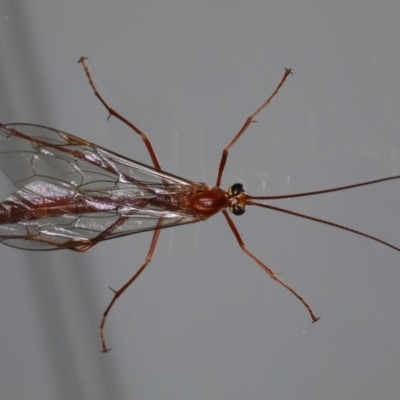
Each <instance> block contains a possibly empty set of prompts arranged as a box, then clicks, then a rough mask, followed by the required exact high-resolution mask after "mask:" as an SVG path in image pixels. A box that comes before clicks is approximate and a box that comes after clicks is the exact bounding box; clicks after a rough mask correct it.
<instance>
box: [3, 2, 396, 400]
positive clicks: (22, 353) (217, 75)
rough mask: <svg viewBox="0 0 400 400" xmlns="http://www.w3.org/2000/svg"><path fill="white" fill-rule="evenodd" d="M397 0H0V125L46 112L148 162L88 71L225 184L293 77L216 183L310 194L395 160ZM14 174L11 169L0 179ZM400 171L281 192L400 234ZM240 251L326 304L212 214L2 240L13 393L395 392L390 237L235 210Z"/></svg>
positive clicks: (307, 395) (310, 209)
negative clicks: (178, 223) (80, 238)
mask: <svg viewBox="0 0 400 400" xmlns="http://www.w3.org/2000/svg"><path fill="white" fill-rule="evenodd" d="M399 15H400V3H399V2H398V1H395V0H393V1H376V0H373V1H364V2H359V1H354V0H352V1H344V0H341V1H336V2H331V1H299V2H295V1H282V0H279V1H275V0H273V1H268V2H265V1H250V2H240V1H227V0H226V1H214V2H194V1H192V2H184V1H169V0H165V1H134V2H132V1H128V0H125V1H122V0H114V1H112V2H110V1H104V0H102V1H99V0H79V1H77V0H70V1H68V2H54V1H50V0H36V1H34V2H32V1H18V2H16V1H6V0H3V1H1V2H0V20H1V23H0V38H1V43H0V89H1V93H2V95H1V97H0V121H1V122H3V123H5V122H13V121H16V122H30V123H38V124H42V125H48V126H53V127H55V128H58V129H61V130H65V131H67V132H70V133H72V134H74V135H78V136H81V137H83V138H85V139H87V140H90V141H93V142H95V143H98V144H100V145H102V146H105V147H108V148H110V149H112V150H114V151H117V152H120V153H122V154H124V155H126V156H129V157H131V158H133V159H136V160H138V161H141V162H146V163H149V158H148V155H147V154H146V151H145V148H144V146H143V144H142V143H141V141H140V139H139V138H138V137H136V136H135V135H133V134H132V133H131V132H130V131H129V130H128V129H126V128H125V127H124V126H122V124H121V123H119V122H118V121H115V120H110V121H108V122H107V121H106V117H107V114H106V111H105V110H104V109H103V108H102V106H101V105H100V104H99V102H98V101H97V99H96V98H95V97H94V96H93V95H92V93H91V90H90V88H89V86H88V84H87V81H86V79H85V76H84V74H83V72H82V70H81V67H80V66H79V65H78V64H77V63H76V61H77V60H78V58H79V57H80V56H81V55H86V56H88V57H89V63H90V67H91V69H92V72H93V75H94V77H95V79H96V83H97V84H98V87H99V88H100V89H101V91H102V93H103V94H104V95H105V96H106V98H107V100H108V101H109V102H110V104H111V105H112V106H113V107H115V108H116V109H117V110H118V111H120V112H121V113H123V115H125V116H126V117H127V118H129V119H131V120H132V121H133V122H134V123H135V124H137V125H138V126H139V127H140V128H142V129H143V130H144V131H145V132H147V133H148V134H149V136H150V137H151V139H152V141H153V144H154V146H155V148H156V150H157V154H158V156H159V159H160V161H161V163H162V165H163V166H164V168H165V169H166V170H167V171H169V172H172V173H176V174H178V175H181V176H183V177H186V178H189V179H193V180H197V181H205V182H208V183H210V184H213V183H214V182H215V178H216V170H217V167H218V163H219V158H220V154H221V150H222V148H223V147H224V146H225V145H226V144H227V143H228V142H229V140H230V139H231V138H232V137H233V135H234V134H236V132H237V131H238V129H239V128H240V127H241V125H242V124H243V123H244V121H245V119H246V118H247V116H248V115H249V114H251V112H253V111H254V110H255V109H256V108H257V107H258V106H259V105H260V104H261V103H262V102H263V101H264V100H265V98H266V97H267V96H269V94H270V93H271V92H272V90H273V89H274V87H275V86H276V84H277V83H278V82H279V79H280V78H281V76H282V74H283V71H284V68H285V67H292V68H293V71H294V76H292V77H290V79H289V80H288V82H287V83H286V84H285V86H284V88H283V89H282V91H281V93H280V94H279V96H278V97H277V98H276V99H275V100H274V102H273V103H272V104H271V105H270V106H269V107H268V109H267V110H265V112H263V113H262V115H260V116H259V117H258V118H257V120H258V123H257V124H253V125H252V126H251V128H250V129H249V131H248V132H247V134H246V136H245V137H244V138H243V140H242V141H240V142H239V143H238V144H237V146H235V148H234V149H233V151H232V153H231V154H230V156H229V160H228V164H227V169H226V173H225V176H224V179H223V186H224V187H228V186H229V185H230V184H232V183H234V182H237V181H240V182H243V183H244V184H245V185H246V187H247V189H248V192H249V193H252V194H265V195H272V194H281V193H291V192H298V191H304V190H316V189H320V188H327V187H332V186H335V185H343V184H349V183H352V182H359V181H364V180H370V179H376V178H379V177H383V176H388V175H393V174H399V173H400V162H399V157H398V151H399V149H400V135H399V126H400V120H399V110H400V73H399V58H400V56H399V54H400V52H399V39H400V26H399V24H398V16H399ZM12 190H13V188H12V186H11V184H10V183H9V182H7V181H6V178H5V177H4V176H2V177H1V186H0V195H1V197H2V198H3V197H5V196H6V195H7V194H9V193H10V192H11V191H12ZM399 193H400V186H399V183H396V182H390V183H386V184H385V183H384V184H381V185H376V186H375V187H370V188H365V189H359V190H354V191H352V192H347V193H342V194H340V193H338V194H334V195H327V196H324V197H320V198H314V199H313V198H310V199H304V200H291V201H290V202H289V201H286V202H285V201H283V202H282V204H281V205H283V206H290V207H293V209H295V210H298V211H299V212H304V213H309V214H312V215H315V216H318V217H321V218H327V219H331V220H334V221H335V222H338V223H344V224H348V225H351V226H352V227H354V228H357V229H361V230H365V231H368V232H369V233H371V234H373V235H377V236H379V237H381V238H383V239H386V240H388V241H391V242H393V243H394V244H399V243H400V233H399V222H400V217H399V212H398V197H399ZM235 221H237V222H238V227H239V229H240V232H241V233H243V238H244V239H245V241H246V243H247V245H248V247H249V249H251V250H253V251H254V252H255V254H256V255H257V256H259V257H260V258H261V259H262V260H264V261H265V262H266V263H268V265H270V266H271V267H272V268H273V269H274V270H276V271H279V272H282V273H283V275H282V278H284V279H285V281H286V282H287V283H288V284H291V285H292V286H293V287H294V288H295V289H296V290H297V291H298V293H300V294H301V295H303V296H304V297H305V298H306V299H307V301H309V303H310V304H311V306H312V307H313V308H314V310H315V312H316V314H318V315H319V316H321V317H322V318H321V321H319V322H318V323H317V324H314V325H312V324H311V322H310V320H309V316H308V314H307V312H306V310H305V309H303V307H302V306H301V304H300V303H299V302H298V301H297V300H296V299H294V298H293V296H292V295H290V294H289V293H288V292H286V291H285V290H284V289H283V288H281V287H279V285H277V284H275V283H274V282H272V281H271V280H269V279H268V277H267V276H266V274H265V273H264V272H263V271H262V270H261V269H260V268H259V267H258V266H257V265H255V264H254V263H253V262H252V261H251V260H250V259H248V258H247V257H246V256H245V255H244V254H243V253H242V252H241V250H240V249H239V247H238V246H237V244H236V243H235V240H234V238H233V236H232V234H231V232H230V231H229V229H228V227H227V226H226V223H225V221H224V219H223V218H222V217H221V216H217V217H215V218H214V219H212V220H210V221H209V222H206V223H202V224H198V225H193V226H186V227H180V228H177V229H173V230H166V231H164V232H162V235H161V239H160V243H159V246H158V248H157V251H156V254H155V256H154V261H153V263H152V264H151V266H150V267H149V268H148V270H147V271H146V272H145V273H144V275H143V276H142V277H141V278H140V280H139V281H137V282H136V284H135V286H134V288H132V289H131V290H130V291H129V292H128V293H126V295H124V296H123V297H122V298H121V300H119V301H118V303H117V305H116V307H115V309H114V310H113V311H112V313H111V317H110V319H109V324H108V326H107V335H108V336H107V337H108V342H109V345H110V346H111V347H112V348H113V350H112V352H110V353H109V354H106V355H103V354H101V353H100V345H99V342H98V324H99V322H100V317H101V313H102V311H103V310H104V309H105V307H106V306H107V304H108V301H109V300H110V299H111V293H110V292H109V290H108V289H107V286H111V287H114V288H118V287H119V286H121V285H122V284H123V283H124V282H125V281H126V280H127V279H128V278H129V277H130V276H131V275H132V274H133V273H134V271H135V270H136V269H137V268H138V267H139V266H140V264H141V263H142V260H144V257H145V255H146V252H147V248H148V246H149V243H150V236H151V235H150V234H143V235H136V236H131V237H126V238H122V239H119V240H115V241H109V242H106V243H102V244H101V245H99V246H96V247H95V248H94V249H92V250H91V251H90V252H88V253H87V254H74V253H72V252H68V251H60V252H51V253H50V252H49V253H30V252H23V251H18V250H14V249H11V248H7V247H5V246H4V247H1V260H0V274H1V278H0V319H1V325H0V338H1V340H0V360H1V361H0V390H1V398H3V399H25V398H29V399H69V400H70V399H102V398H104V399H110V398H112V399H114V400H117V399H141V400H145V399H156V400H158V399H160V400H168V399H171V400H172V399H174V400H178V399H210V400H212V399H218V400H219V399H230V400H232V399H244V398H246V399H265V398H270V399H286V400H288V399H297V400H301V399H308V400H309V399H321V398H323V399H325V400H328V399H349V398H351V399H377V398H379V399H394V398H397V397H398V393H399V390H400V380H399V371H400V346H399V333H400V313H399V308H398V305H399V302H400V291H399V290H398V287H399V281H400V254H398V253H396V252H394V251H392V250H390V249H388V248H385V247H383V246H381V245H378V244H375V243H372V242H370V241H368V240H366V239H362V238H359V237H357V236H355V235H351V234H348V233H346V232H341V231H337V230H335V229H333V228H329V227H326V226H318V225H317V224H315V223H311V222H307V221H301V220H296V218H294V217H287V216H284V215H282V214H277V213H273V212H269V211H267V210H261V209H249V210H248V212H247V214H246V215H245V216H243V217H241V218H240V219H239V218H237V219H235Z"/></svg>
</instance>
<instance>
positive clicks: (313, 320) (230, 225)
mask: <svg viewBox="0 0 400 400" xmlns="http://www.w3.org/2000/svg"><path fill="white" fill-rule="evenodd" d="M222 212H223V214H224V216H225V218H226V220H227V221H228V224H229V227H230V228H231V230H232V232H233V234H234V235H235V237H236V240H237V242H238V243H239V246H240V248H241V249H242V250H243V251H244V252H245V253H246V254H247V255H248V256H249V257H250V258H251V259H252V260H253V261H255V262H256V263H257V264H258V265H259V266H260V267H261V268H262V269H263V270H264V271H265V272H266V273H267V274H268V275H269V277H270V278H271V279H273V280H274V281H276V282H278V283H279V284H280V285H282V286H283V287H284V288H285V289H287V290H289V292H290V293H292V294H293V295H294V296H296V297H297V298H298V299H299V300H300V301H301V302H302V303H303V305H304V307H305V308H306V309H307V311H308V313H309V314H310V316H311V319H312V322H313V323H314V322H317V321H318V320H319V317H316V316H315V314H314V312H313V310H312V309H311V307H310V306H309V305H308V303H306V301H305V300H304V299H303V298H302V297H301V296H300V295H299V294H297V293H296V291H295V290H294V289H292V288H291V287H290V286H289V285H287V284H286V283H284V282H283V281H281V280H280V279H279V278H278V276H277V273H276V272H274V271H272V269H271V268H269V267H268V266H267V265H265V264H264V263H263V262H261V261H260V260H259V259H258V258H257V257H256V256H255V255H253V254H252V253H250V251H248V250H247V249H246V246H245V244H244V242H243V240H242V239H241V237H240V234H239V232H238V230H237V228H236V226H235V224H234V223H233V221H232V219H231V218H230V217H229V215H228V213H227V211H226V210H223V211H222Z"/></svg>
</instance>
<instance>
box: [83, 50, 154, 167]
mask: <svg viewBox="0 0 400 400" xmlns="http://www.w3.org/2000/svg"><path fill="white" fill-rule="evenodd" d="M86 60H87V57H83V56H82V57H81V58H80V59H79V61H78V63H79V64H82V66H83V69H84V70H85V73H86V76H87V79H88V81H89V84H90V86H91V87H92V89H93V92H94V94H95V96H96V97H97V98H98V99H99V100H100V102H101V104H103V106H104V107H105V108H106V109H107V111H108V113H109V118H110V116H111V115H112V116H114V117H115V118H118V119H119V120H120V121H122V122H123V123H124V124H126V125H127V126H129V128H131V129H132V130H133V131H134V132H136V133H137V134H138V135H140V136H141V138H142V140H143V142H144V144H145V145H146V147H147V150H148V152H149V154H150V158H151V161H152V162H153V165H154V168H156V169H158V170H161V165H160V163H159V162H158V159H157V156H156V152H155V151H154V149H153V145H152V144H151V142H150V139H149V138H148V136H147V135H146V134H145V133H144V132H142V131H141V130H140V129H139V128H137V127H136V126H135V125H133V124H132V123H131V122H130V121H128V120H127V119H126V118H124V117H123V116H122V115H121V114H118V113H117V112H116V111H115V110H114V109H112V108H111V107H110V106H109V105H108V104H107V103H106V101H105V100H104V99H103V97H102V96H101V95H100V93H99V92H98V90H97V88H96V86H95V84H94V82H93V79H92V76H91V74H90V71H89V67H88V66H87V65H86Z"/></svg>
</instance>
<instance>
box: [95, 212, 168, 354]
mask: <svg viewBox="0 0 400 400" xmlns="http://www.w3.org/2000/svg"><path fill="white" fill-rule="evenodd" d="M162 222H163V218H160V219H159V220H158V223H157V227H156V230H155V231H154V233H153V238H152V240H151V244H150V248H149V251H148V253H147V257H146V260H145V262H144V264H143V265H142V266H141V267H140V268H139V269H138V271H137V272H136V273H135V275H133V276H132V278H131V279H129V281H128V282H126V283H125V285H124V286H122V287H121V288H120V289H118V290H113V289H111V290H112V291H113V292H114V297H113V298H112V300H111V302H110V304H109V305H108V307H107V308H106V310H105V311H104V313H103V318H102V320H101V324H100V341H101V347H102V349H103V350H102V351H103V353H107V352H108V351H110V350H111V349H110V348H108V347H107V345H106V338H105V334H104V326H105V324H106V319H107V316H108V314H109V312H110V310H111V308H112V306H113V305H114V303H115V302H116V301H117V299H118V298H119V297H120V296H121V295H122V293H124V292H125V290H126V289H128V287H129V286H130V285H131V284H132V283H133V282H134V281H135V280H136V278H137V277H138V276H139V275H140V274H141V273H142V272H143V271H144V269H145V268H146V267H147V265H148V264H149V263H150V262H151V259H152V258H153V254H154V250H155V249H156V245H157V241H158V237H159V236H160V232H161V229H159V228H161V226H162Z"/></svg>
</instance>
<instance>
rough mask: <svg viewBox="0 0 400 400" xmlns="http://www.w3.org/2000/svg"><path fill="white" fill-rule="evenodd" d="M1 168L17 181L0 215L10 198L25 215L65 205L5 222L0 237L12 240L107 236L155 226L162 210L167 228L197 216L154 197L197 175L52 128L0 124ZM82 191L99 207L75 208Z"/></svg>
mask: <svg viewBox="0 0 400 400" xmlns="http://www.w3.org/2000/svg"><path fill="white" fill-rule="evenodd" d="M0 168H1V170H2V171H3V172H4V173H5V174H6V175H7V176H8V177H9V179H10V180H11V181H12V182H13V183H14V184H15V185H16V186H17V188H18V189H19V190H17V192H15V193H14V194H13V195H11V196H9V197H8V198H7V199H5V200H4V201H3V203H1V206H2V209H0V217H1V212H3V213H7V212H8V211H9V209H10V207H11V205H12V206H13V207H14V209H17V210H18V213H19V214H18V215H22V216H23V215H25V216H26V215H29V213H30V212H31V211H32V210H34V209H35V208H37V207H40V206H44V205H46V207H50V206H52V207H57V206H60V205H62V207H63V208H62V210H65V212H61V213H59V214H60V215H56V216H48V217H43V216H42V217H41V218H30V219H29V218H25V219H24V218H23V217H21V218H19V219H18V220H16V221H6V222H8V223H3V224H1V225H0V241H2V242H3V243H4V244H7V245H10V246H13V247H18V248H24V249H31V250H33V249H37V250H50V249H57V248H64V247H74V246H76V244H77V243H78V244H82V245H84V244H85V243H90V241H92V240H94V239H96V238H97V237H99V235H101V240H105V239H110V238H113V237H117V236H123V235H127V234H132V233H137V232H142V231H147V230H152V229H155V227H156V226H157V223H159V221H160V218H161V224H159V225H158V227H162V228H164V227H168V226H174V225H180V224H186V223H190V222H194V221H195V220H196V218H195V216H194V215H193V214H192V213H187V212H183V211H182V210H176V209H175V210H171V209H170V208H169V207H168V205H167V204H163V203H162V202H160V201H154V199H158V198H160V196H161V197H162V196H163V195H174V194H176V193H178V192H180V191H183V190H186V189H187V188H188V186H190V185H191V184H192V182H190V181H187V180H185V179H182V178H179V177H176V176H173V175H170V174H166V173H165V172H160V171H157V170H155V169H154V168H151V167H149V166H146V165H144V164H141V163H137V162H134V161H132V160H129V159H127V158H125V157H123V156H120V155H118V154H116V153H113V152H111V151H109V150H107V149H104V148H102V147H100V146H97V145H95V144H93V143H90V142H87V141H85V140H83V139H80V138H78V137H75V136H72V135H69V134H66V133H64V132H60V131H57V130H54V129H51V128H47V127H43V126H37V125H28V124H10V125H1V126H0ZM78 197H79V199H83V200H80V201H81V202H82V201H86V202H87V203H90V202H91V203H95V204H90V206H91V207H92V209H93V207H94V208H95V211H94V212H82V211H81V210H80V211H79V212H78V211H77V210H73V207H71V204H72V205H73V204H75V203H76V199H77V198H78ZM93 199H95V200H93ZM7 207H8V208H7ZM92 211H93V210H92ZM16 213H17V212H16V211H14V214H16ZM106 230H107V232H108V233H107V234H106V235H104V233H103V232H105V231H106Z"/></svg>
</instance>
